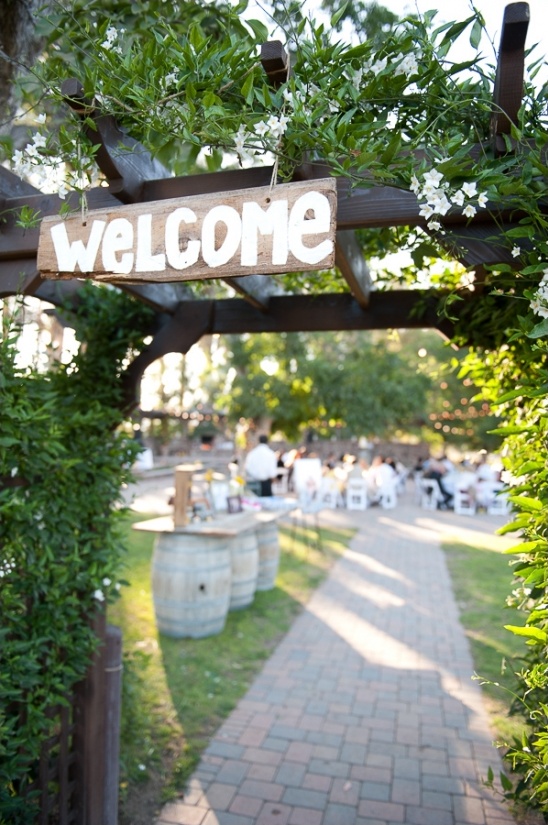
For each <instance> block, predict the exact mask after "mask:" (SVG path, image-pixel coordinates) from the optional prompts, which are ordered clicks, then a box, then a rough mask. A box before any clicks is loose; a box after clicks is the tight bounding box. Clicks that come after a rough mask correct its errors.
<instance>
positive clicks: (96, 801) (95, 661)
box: [76, 606, 106, 825]
mask: <svg viewBox="0 0 548 825" xmlns="http://www.w3.org/2000/svg"><path fill="white" fill-rule="evenodd" d="M91 625H92V628H93V630H94V632H95V635H96V636H97V638H98V639H99V645H98V647H97V650H96V651H95V653H94V655H93V658H92V660H91V662H90V666H89V668H88V672H87V674H86V677H85V679H84V681H83V682H82V683H81V684H80V685H79V688H78V698H79V701H78V719H77V728H76V730H77V746H76V747H77V751H78V754H79V775H80V780H81V792H82V800H81V810H82V820H81V823H80V825H104V823H103V807H104V805H103V800H104V787H105V759H104V755H105V711H104V704H105V661H106V645H105V637H106V611H105V609H104V607H103V606H100V607H99V606H98V609H97V612H96V614H95V616H94V617H93V619H92V622H91Z"/></svg>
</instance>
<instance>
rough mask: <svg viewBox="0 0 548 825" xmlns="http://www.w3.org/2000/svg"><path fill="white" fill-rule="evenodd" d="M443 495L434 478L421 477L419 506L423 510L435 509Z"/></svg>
mask: <svg viewBox="0 0 548 825" xmlns="http://www.w3.org/2000/svg"><path fill="white" fill-rule="evenodd" d="M440 501H443V496H442V494H441V490H440V487H439V484H438V482H437V481H436V480H435V479H434V478H423V479H421V501H420V504H421V507H422V508H423V509H424V510H437V509H438V504H439V503H440Z"/></svg>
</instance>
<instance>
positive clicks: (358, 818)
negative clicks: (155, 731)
mask: <svg viewBox="0 0 548 825" xmlns="http://www.w3.org/2000/svg"><path fill="white" fill-rule="evenodd" d="M503 522H504V519H503V518H500V517H499V518H497V517H489V516H487V515H477V516H475V517H467V516H455V515H454V514H453V513H431V512H429V511H425V510H420V509H419V508H418V507H416V506H415V505H413V504H412V503H411V502H409V503H403V504H399V505H398V507H397V508H396V509H394V510H381V509H378V508H372V509H369V510H367V511H365V512H363V513H355V512H352V513H350V512H346V511H340V510H337V511H324V512H323V513H322V523H327V524H332V525H338V526H348V525H349V524H353V525H354V526H356V527H358V533H357V534H356V536H355V538H354V539H353V541H352V543H351V546H350V548H349V550H348V551H347V552H346V554H345V555H344V557H343V558H342V559H341V560H340V561H338V562H337V564H336V565H335V567H334V568H333V570H332V572H331V574H330V576H329V578H328V579H327V580H326V581H325V583H324V584H323V585H322V586H321V587H320V588H319V590H318V591H317V592H316V593H315V595H314V596H313V597H312V599H311V601H310V602H309V603H308V605H307V607H306V609H305V611H304V612H303V613H302V614H301V615H300V616H299V617H298V618H297V619H296V621H295V622H294V624H293V626H292V628H291V630H290V631H289V633H288V634H287V636H286V637H285V638H284V639H283V640H282V642H281V643H280V644H279V646H278V648H277V649H276V651H275V652H274V654H273V655H272V657H271V658H270V659H269V660H268V662H267V663H266V665H265V666H264V668H263V670H262V672H261V674H260V675H259V676H258V677H257V678H256V679H255V681H254V683H253V684H252V686H251V687H250V689H249V691H248V692H247V694H246V695H245V697H244V698H243V699H242V700H241V701H240V703H239V704H238V706H237V708H236V709H235V710H234V711H233V713H232V714H231V715H230V717H229V718H228V719H227V721H226V722H225V723H224V724H223V725H222V727H221V728H220V729H219V730H218V732H217V734H216V736H215V737H214V739H213V740H212V741H211V742H210V744H209V747H208V748H207V750H206V751H205V753H204V756H203V759H202V761H201V763H200V765H199V767H198V769H197V770H196V771H195V773H194V775H193V777H192V778H191V780H190V783H189V786H188V790H187V792H186V794H185V796H184V798H183V799H182V800H180V801H177V802H174V803H169V804H167V805H166V806H164V808H163V810H162V812H161V815H160V818H159V819H158V820H157V823H156V825H271V824H272V825H393V823H415V824H416V825H503V823H504V824H505V825H508V823H513V821H514V820H513V819H512V817H511V816H510V815H509V814H508V812H507V811H506V809H505V808H504V807H503V806H502V805H501V803H500V802H498V801H497V800H496V799H495V798H494V797H493V795H492V793H491V792H490V791H489V790H487V789H485V787H484V786H483V779H484V778H485V777H486V775H487V770H488V767H489V766H492V767H493V770H494V771H495V773H497V772H498V770H499V769H500V760H499V756H498V753H497V751H496V749H495V748H494V747H493V746H492V744H491V735H490V732H489V727H488V719H487V716H486V713H485V710H484V708H483V705H482V700H481V695H480V688H479V686H478V685H477V683H476V682H474V681H472V680H471V676H472V673H473V665H472V661H471V658H470V653H469V649H468V644H467V640H466V638H465V635H464V632H463V629H462V627H461V625H460V623H459V616H458V609H457V606H456V604H455V599H454V597H453V593H452V590H451V585H450V580H449V576H448V572H447V569H446V565H445V559H444V555H443V552H442V551H441V550H440V547H439V543H440V539H441V538H442V537H443V535H448V536H450V535H453V536H455V535H459V536H460V537H461V539H462V540H464V541H469V542H470V543H475V544H482V545H486V544H487V545H488V546H491V545H492V544H493V543H494V542H503V541H504V540H503V539H501V538H495V537H494V536H493V531H494V529H495V528H496V527H497V526H500V524H501V523H503Z"/></svg>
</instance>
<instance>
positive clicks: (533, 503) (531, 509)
mask: <svg viewBox="0 0 548 825" xmlns="http://www.w3.org/2000/svg"><path fill="white" fill-rule="evenodd" d="M510 498H511V500H512V502H513V503H514V504H515V505H516V506H517V507H519V509H520V510H526V511H527V512H528V513H538V512H539V510H542V509H543V507H544V504H543V503H542V501H539V500H538V499H536V498H529V496H511V497H510Z"/></svg>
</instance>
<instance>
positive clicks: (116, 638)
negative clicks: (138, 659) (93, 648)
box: [102, 625, 122, 825]
mask: <svg viewBox="0 0 548 825" xmlns="http://www.w3.org/2000/svg"><path fill="white" fill-rule="evenodd" d="M104 681H105V710H104V715H105V751H104V754H105V755H104V764H105V778H104V799H103V805H104V807H103V822H102V825H117V823H118V790H119V779H120V717H121V704H122V631H121V630H120V628H119V627H114V626H113V625H107V629H106V656H105V668H104Z"/></svg>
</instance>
